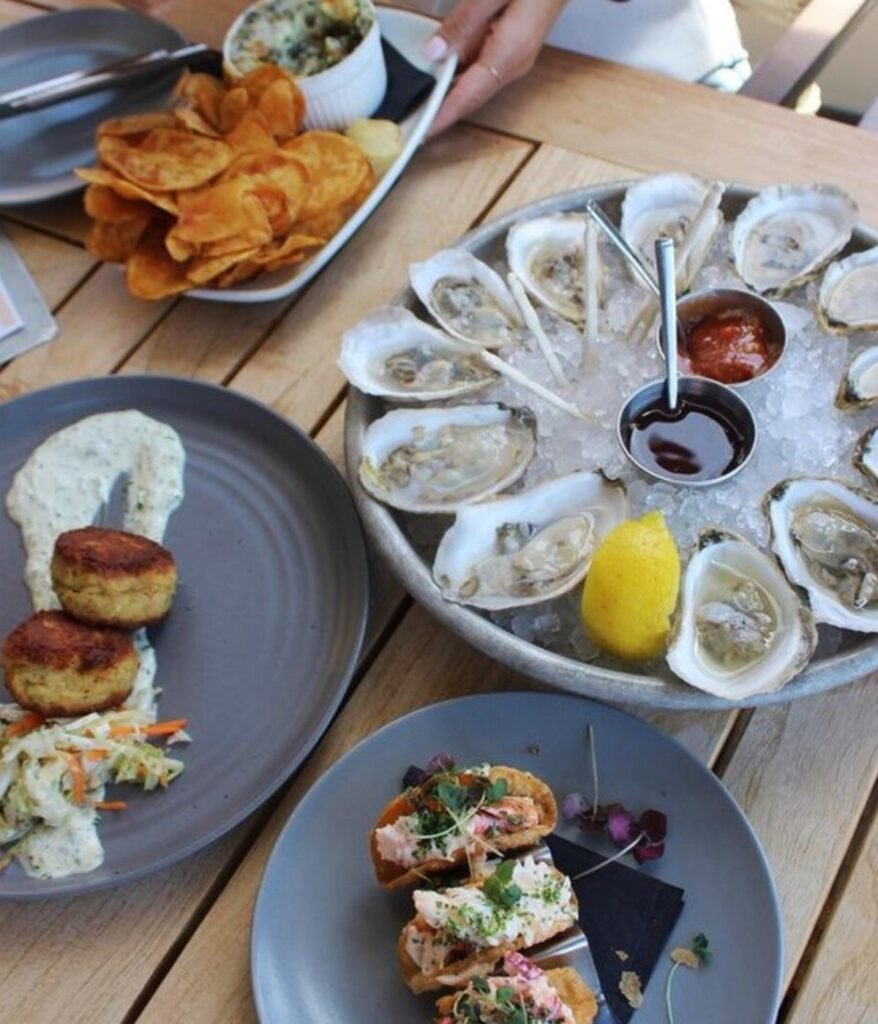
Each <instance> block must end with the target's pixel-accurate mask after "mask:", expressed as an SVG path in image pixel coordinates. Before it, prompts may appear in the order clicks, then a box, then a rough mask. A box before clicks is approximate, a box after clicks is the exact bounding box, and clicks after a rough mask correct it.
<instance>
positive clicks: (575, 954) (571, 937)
mask: <svg viewBox="0 0 878 1024" xmlns="http://www.w3.org/2000/svg"><path fill="white" fill-rule="evenodd" d="M525 857H533V859H534V860H535V861H536V862H537V863H538V864H551V865H552V866H553V867H554V865H555V861H554V858H553V857H552V851H551V850H550V849H549V847H548V846H546V844H545V843H537V844H536V846H533V847H531V849H529V850H525V851H524V852H523V853H519V854H517V855H516V858H515V859H516V860H523V859H524V858H525ZM526 956H527V957H528V959H530V960H533V961H534V963H536V964H538V965H539V966H540V967H542V968H552V967H573V968H574V969H575V970H576V971H577V972H578V973H579V975H580V976H581V977H582V979H583V981H585V983H586V984H587V985H588V986H589V988H591V990H592V991H593V992H594V994H595V999H597V1002H598V1006H603V1004H604V1002H605V1000H604V995H603V992H602V991H601V982H600V978H599V977H598V972H597V967H596V966H595V962H594V958H593V957H592V955H591V946H590V945H589V942H588V938H587V937H586V934H585V932H584V931H583V930H582V929H581V928H580V927H579V925H578V924H574V925H571V927H570V928H568V929H567V931H566V932H562V933H561V934H560V935H555V936H554V937H553V938H551V939H548V940H547V941H546V942H542V943H540V945H539V946H534V948H533V949H530V950H527V952H526Z"/></svg>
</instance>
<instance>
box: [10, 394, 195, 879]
mask: <svg viewBox="0 0 878 1024" xmlns="http://www.w3.org/2000/svg"><path fill="white" fill-rule="evenodd" d="M185 459H186V456H185V451H184V449H183V444H182V442H181V441H180V437H179V435H178V434H177V432H176V431H175V430H174V429H173V428H172V427H169V426H168V425H167V424H165V423H159V422H158V421H157V420H154V419H151V418H150V417H149V416H145V415H144V414H143V413H141V412H137V411H136V410H127V411H124V412H111V413H102V414H100V415H97V416H89V417H87V418H86V419H82V420H79V422H77V423H74V424H72V425H71V426H69V427H65V428H64V429H63V430H59V431H58V432H57V433H55V434H52V436H51V437H49V438H47V439H46V440H45V441H44V442H43V443H42V444H41V445H40V446H39V447H38V448H36V449H34V451H33V452H32V453H31V456H30V458H29V459H28V460H27V462H25V464H24V465H23V466H22V467H21V469H20V470H19V471H18V473H16V475H15V479H14V480H13V482H12V487H11V488H10V489H9V493H8V494H7V496H6V508H7V511H8V512H9V515H10V517H11V518H12V520H13V521H14V522H15V523H17V524H18V527H19V529H20V530H21V535H22V539H23V541H24V546H25V551H26V555H27V560H26V564H25V573H24V579H25V583H26V584H27V587H28V589H29V591H30V594H31V598H32V600H33V604H34V609H35V610H36V611H42V610H45V609H51V608H58V607H60V602H59V601H58V599H57V597H56V596H55V592H54V590H53V589H52V579H51V572H50V564H51V560H52V551H53V549H54V546H55V540H56V539H57V537H58V535H59V534H61V533H64V532H65V531H66V530H73V529H77V528H79V527H82V526H89V525H91V524H92V523H93V522H94V521H95V519H96V517H97V516H98V514H99V513H100V511H101V509H102V508H103V506H104V505H105V504H106V503H107V502H108V501H109V498H110V495H111V493H112V491H113V487H114V485H115V483H116V481H117V480H118V479H119V477H120V476H123V475H124V476H127V477H128V483H127V488H126V493H125V516H124V521H123V528H124V529H125V530H128V531H129V532H131V533H138V534H141V535H142V536H144V537H149V538H150V539H151V540H154V541H157V542H161V540H162V538H163V537H164V534H165V528H166V527H167V524H168V519H169V518H170V516H171V513H172V512H173V511H174V510H175V509H176V508H177V507H178V506H179V504H180V502H181V501H182V500H183V469H184V465H185ZM134 643H135V646H136V648H137V652H138V655H139V657H140V666H139V669H138V673H137V678H136V679H135V682H134V686H133V689H132V691H131V695H130V696H129V698H128V700H127V701H126V702H125V705H124V706H125V707H128V708H138V709H142V710H146V711H154V710H155V703H156V691H155V687H154V685H153V682H154V679H155V672H156V657H155V651H154V650H153V648H152V646H151V645H150V643H149V640H148V639H147V635H146V630H145V629H141V630H137V632H136V633H135V634H134ZM17 855H18V857H19V860H20V862H21V864H22V866H23V867H24V869H25V871H26V872H27V873H28V874H29V875H33V876H35V877H39V878H60V877H63V876H64V875H69V874H74V873H79V872H84V871H91V870H93V869H94V868H96V867H98V866H99V865H100V864H101V862H102V861H103V848H102V846H101V842H100V839H99V838H98V834H97V828H96V815H95V813H94V811H93V810H91V809H87V808H75V807H70V810H69V813H67V814H66V815H65V817H64V819H63V821H59V822H52V823H51V824H46V825H40V826H37V827H36V828H34V829H33V830H32V831H31V832H30V833H29V834H28V835H27V836H26V838H25V839H24V840H22V841H21V843H20V844H19V846H18V848H17Z"/></svg>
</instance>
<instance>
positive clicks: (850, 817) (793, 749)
mask: <svg viewBox="0 0 878 1024" xmlns="http://www.w3.org/2000/svg"><path fill="white" fill-rule="evenodd" d="M876 685H878V680H876V678H875V677H870V678H867V679H864V680H862V681H860V682H858V683H856V684H855V685H852V686H849V687H846V688H845V689H843V690H836V691H834V692H830V693H828V694H824V695H822V696H819V697H812V698H809V699H808V700H803V701H797V702H795V703H793V704H786V705H780V706H778V707H773V708H766V709H760V710H758V711H756V712H755V714H754V715H753V718H752V719H751V721H750V723H749V725H748V727H747V730H746V732H745V733H744V736H743V738H742V740H741V742H740V744H739V745H738V747H737V749H736V751H735V753H734V756H733V757H732V759H731V762H730V764H729V766H728V768H727V770H726V772H725V775H724V776H723V781H724V782H725V784H726V785H727V786H728V787H729V789H730V790H731V792H732V794H733V795H734V797H735V798H736V799H737V801H738V802H739V803H740V805H741V807H742V809H743V811H744V813H745V814H746V815H747V817H748V818H749V820H750V822H751V823H752V825H753V828H754V829H755V830H756V834H757V835H758V836H759V838H760V839H761V841H762V843H763V846H764V847H765V852H766V854H767V856H768V860H769V862H770V864H771V866H772V869H773V871H774V877H775V881H776V883H777V888H778V894H779V896H780V901H781V907H782V910H783V919H784V925H785V928H784V938H785V942H786V963H787V980H789V978H790V976H791V975H792V973H793V971H794V970H795V969H796V965H797V964H798V962H799V959H800V957H801V955H802V952H803V950H804V948H805V946H806V944H807V942H808V939H809V937H810V935H811V931H812V929H813V926H814V923H815V922H816V920H817V917H818V915H819V913H820V910H821V907H822V906H823V902H824V900H825V898H826V895H827V893H828V891H829V888H830V886H831V885H832V882H833V880H834V878H835V875H836V872H837V871H838V867H839V865H840V863H841V860H842V858H843V857H844V854H845V851H846V850H847V847H848V844H849V842H850V839H851V836H852V835H853V832H854V830H855V828H856V826H857V823H858V822H859V820H860V816H861V814H862V812H863V807H864V806H865V802H866V800H867V798H868V796H869V793H870V791H871V789H872V786H873V785H874V783H875V779H876V777H878V745H876V743H875V736H876V735H878V690H876Z"/></svg>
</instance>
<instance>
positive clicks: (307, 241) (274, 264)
mask: <svg viewBox="0 0 878 1024" xmlns="http://www.w3.org/2000/svg"><path fill="white" fill-rule="evenodd" d="M322 245H323V239H322V238H314V237H313V236H311V235H303V234H301V233H299V232H296V233H295V234H292V235H288V236H287V237H286V238H283V239H280V240H279V241H276V242H274V243H273V244H272V245H267V246H265V247H264V248H262V249H260V251H259V252H258V253H257V254H256V256H254V257H253V259H254V262H256V263H260V264H262V265H263V266H265V267H266V268H267V269H269V270H276V269H277V268H278V267H281V266H286V265H287V264H289V263H300V262H301V261H302V260H303V259H304V258H305V256H306V255H307V254H308V252H309V251H310V250H312V249H319V248H320V247H321V246H322Z"/></svg>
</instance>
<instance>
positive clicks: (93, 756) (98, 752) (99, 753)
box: [82, 747, 109, 761]
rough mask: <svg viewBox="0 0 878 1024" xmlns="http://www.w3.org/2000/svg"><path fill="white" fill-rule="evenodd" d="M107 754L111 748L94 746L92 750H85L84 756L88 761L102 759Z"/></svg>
mask: <svg viewBox="0 0 878 1024" xmlns="http://www.w3.org/2000/svg"><path fill="white" fill-rule="evenodd" d="M107 754H109V750H104V749H103V748H101V747H92V749H91V750H84V751H83V752H82V757H83V759H84V760H86V761H102V760H103V759H104V758H105V757H106V756H107Z"/></svg>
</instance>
